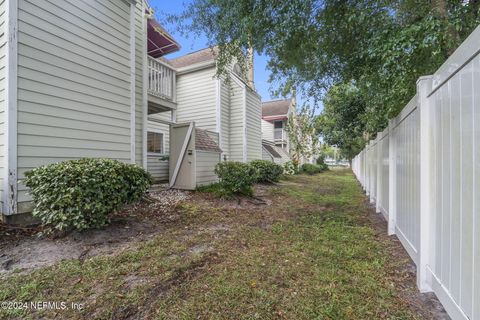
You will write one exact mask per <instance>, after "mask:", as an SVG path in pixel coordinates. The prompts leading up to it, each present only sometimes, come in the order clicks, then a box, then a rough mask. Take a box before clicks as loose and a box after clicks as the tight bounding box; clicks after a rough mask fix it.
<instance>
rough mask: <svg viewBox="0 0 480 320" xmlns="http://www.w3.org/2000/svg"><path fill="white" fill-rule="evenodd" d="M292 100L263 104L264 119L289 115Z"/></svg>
mask: <svg viewBox="0 0 480 320" xmlns="http://www.w3.org/2000/svg"><path fill="white" fill-rule="evenodd" d="M291 104H292V99H291V98H290V99H281V100H273V101H266V102H263V103H262V118H263V117H275V116H284V115H286V114H288V111H289V109H290V105H291Z"/></svg>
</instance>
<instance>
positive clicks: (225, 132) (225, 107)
mask: <svg viewBox="0 0 480 320" xmlns="http://www.w3.org/2000/svg"><path fill="white" fill-rule="evenodd" d="M220 99H221V100H220V102H221V104H220V108H221V115H222V118H221V120H220V122H221V142H220V148H221V149H222V151H223V153H224V154H225V155H226V156H227V158H228V157H229V155H230V88H229V86H228V84H226V83H225V82H223V81H222V83H221V87H220Z"/></svg>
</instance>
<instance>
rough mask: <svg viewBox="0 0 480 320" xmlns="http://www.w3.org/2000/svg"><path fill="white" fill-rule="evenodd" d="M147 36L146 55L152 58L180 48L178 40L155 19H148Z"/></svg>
mask: <svg viewBox="0 0 480 320" xmlns="http://www.w3.org/2000/svg"><path fill="white" fill-rule="evenodd" d="M147 38H148V40H147V41H148V45H147V50H148V55H149V56H152V57H154V58H158V57H161V56H163V55H166V54H168V53H172V52H175V51H178V50H180V45H179V44H178V42H177V41H175V39H173V37H172V36H171V35H170V34H169V33H168V32H167V31H166V30H165V29H164V28H163V27H162V26H161V25H160V24H159V23H158V22H157V21H156V20H155V19H148V22H147Z"/></svg>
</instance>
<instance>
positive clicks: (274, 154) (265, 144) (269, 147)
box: [262, 140, 282, 158]
mask: <svg viewBox="0 0 480 320" xmlns="http://www.w3.org/2000/svg"><path fill="white" fill-rule="evenodd" d="M262 147H264V148H265V150H267V152H268V153H270V154H271V155H272V157H274V158H281V157H282V156H281V155H280V154H279V153H278V152H277V151H276V150H275V145H273V144H272V143H270V142H267V141H265V140H263V141H262Z"/></svg>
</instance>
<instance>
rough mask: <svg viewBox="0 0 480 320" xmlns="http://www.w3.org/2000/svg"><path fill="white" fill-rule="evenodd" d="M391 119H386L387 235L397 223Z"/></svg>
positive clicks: (395, 170)
mask: <svg viewBox="0 0 480 320" xmlns="http://www.w3.org/2000/svg"><path fill="white" fill-rule="evenodd" d="M394 130H395V129H394V123H393V120H389V121H388V235H389V236H391V235H394V234H395V225H396V223H397V168H396V166H397V160H396V157H397V156H396V154H395V150H396V149H397V148H396V146H395V137H394V134H393V132H394Z"/></svg>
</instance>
